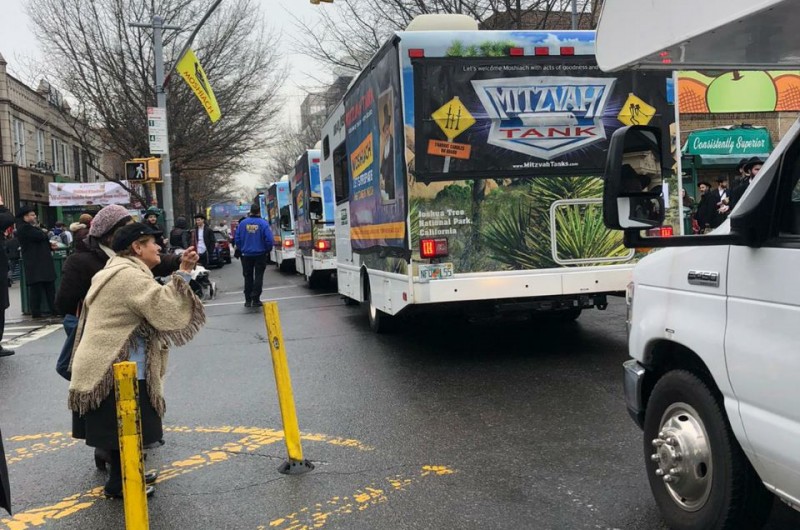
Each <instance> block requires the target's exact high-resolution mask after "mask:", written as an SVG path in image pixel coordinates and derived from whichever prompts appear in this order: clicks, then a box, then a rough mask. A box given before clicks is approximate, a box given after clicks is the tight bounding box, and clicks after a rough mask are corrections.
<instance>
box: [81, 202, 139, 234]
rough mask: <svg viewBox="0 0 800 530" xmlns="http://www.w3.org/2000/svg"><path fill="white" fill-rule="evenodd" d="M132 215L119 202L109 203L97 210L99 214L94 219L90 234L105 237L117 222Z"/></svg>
mask: <svg viewBox="0 0 800 530" xmlns="http://www.w3.org/2000/svg"><path fill="white" fill-rule="evenodd" d="M130 216H131V214H130V213H128V210H127V209H125V208H124V207H122V206H120V205H119V204H109V205H108V206H106V207H104V208H103V209H102V210H100V211H99V212H97V215H95V216H94V219H92V226H91V227H90V228H89V235H90V236H92V237H97V238H100V237H103V236H104V235H106V234H107V233H108V231H109V230H111V229H112V228H114V226H115V225H116V224H117V223H119V222H120V221H122V220H123V219H125V218H126V217H130Z"/></svg>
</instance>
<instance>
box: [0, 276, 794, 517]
mask: <svg viewBox="0 0 800 530" xmlns="http://www.w3.org/2000/svg"><path fill="white" fill-rule="evenodd" d="M212 275H213V276H214V278H215V279H216V280H217V282H218V287H219V290H220V295H219V296H218V298H217V299H216V300H214V301H211V302H209V303H208V305H207V315H208V323H207V325H206V327H205V329H204V330H203V331H202V333H201V334H200V335H199V337H198V338H196V339H195V340H194V342H193V343H191V344H190V345H188V346H186V347H183V348H179V349H175V350H173V352H172V354H171V357H170V366H169V371H168V375H167V381H166V394H167V395H166V399H167V415H166V418H165V426H166V427H167V432H166V433H165V439H166V445H165V446H164V447H162V448H160V449H158V450H156V451H153V452H151V453H150V456H149V458H148V461H147V467H148V468H152V469H160V470H161V478H160V482H159V484H158V485H157V491H156V494H155V496H154V497H153V498H152V499H151V500H150V502H149V513H150V521H151V525H150V526H151V528H153V529H213V530H216V529H260V528H264V529H278V530H297V529H301V528H330V529H339V528H344V529H428V528H430V529H434V528H435V529H472V528H475V529H478V528H480V529H492V528H498V529H508V528H521V529H537V530H538V529H567V528H568V529H582V528H590V529H596V528H599V529H612V528H618V529H660V528H663V524H662V523H661V520H660V517H659V515H658V511H657V510H656V507H655V505H654V502H653V500H652V498H651V496H650V491H649V488H648V485H647V480H646V477H645V474H644V465H643V456H642V449H641V447H642V442H641V432H640V431H639V430H638V428H637V427H636V426H635V425H634V424H633V422H632V421H631V420H630V419H629V418H628V416H627V413H626V412H625V407H624V404H623V400H622V389H621V368H620V365H621V363H622V362H623V361H624V360H625V359H626V357H627V355H626V349H625V333H624V307H623V304H622V302H621V300H616V299H614V300H612V303H611V304H610V305H609V308H608V310H607V311H605V312H600V311H590V312H587V313H584V315H583V316H582V317H581V318H580V320H579V321H578V322H577V323H575V324H570V325H564V326H553V325H546V324H535V323H532V322H529V321H522V322H489V321H484V322H477V323H476V322H473V323H469V322H464V321H460V320H453V319H444V318H440V317H427V320H425V319H416V320H414V321H412V322H410V323H409V326H408V328H407V329H406V330H405V331H404V332H402V333H399V334H395V335H391V336H379V335H375V334H373V333H372V332H371V331H370V330H369V327H368V325H367V320H366V315H365V313H364V311H363V309H361V308H353V307H346V306H345V305H344V304H343V303H342V302H341V300H340V299H339V298H338V296H336V294H335V288H330V289H328V290H323V291H319V292H315V291H310V290H309V289H308V288H307V287H306V286H305V285H304V284H303V281H302V278H300V277H298V276H287V275H281V274H279V273H278V272H277V271H276V270H275V269H274V268H272V267H271V268H269V269H268V273H267V276H266V281H265V287H267V290H266V291H265V292H264V296H263V298H264V299H276V300H278V301H279V307H280V312H281V319H282V324H283V330H284V337H285V341H286V347H287V351H288V356H289V365H290V368H291V373H292V382H293V386H294V390H295V398H296V403H297V413H298V417H299V422H300V429H301V431H302V433H303V450H304V453H305V457H306V458H308V459H310V460H311V461H313V462H314V464H315V465H316V469H315V470H314V471H313V472H311V473H308V474H305V475H301V476H284V475H281V474H279V473H278V472H277V471H276V469H277V467H278V466H279V465H280V464H281V463H282V462H283V461H284V460H285V458H286V447H285V445H284V441H283V438H282V426H281V418H280V410H279V407H278V402H277V395H276V390H275V383H274V377H273V372H272V364H271V360H270V357H269V351H268V345H267V343H266V337H265V336H266V333H265V326H264V321H263V317H262V314H261V312H260V311H258V310H255V311H253V310H248V309H246V308H244V307H243V301H244V298H243V296H242V294H241V293H240V292H239V289H240V287H239V286H240V268H239V265H238V262H236V261H234V263H233V265H229V266H226V267H225V268H224V269H223V270H221V271H214V272H213V273H212ZM62 341H63V333H62V332H61V331H60V330H56V331H55V332H53V333H51V334H49V335H46V336H42V337H41V338H37V339H36V340H33V341H31V342H28V343H27V344H24V345H23V346H21V347H19V348H18V350H17V355H16V356H14V357H9V358H3V359H0V427H2V429H3V437H4V443H5V445H6V452H7V455H8V457H9V461H10V466H9V469H10V474H11V481H12V484H13V502H14V508H15V514H16V515H15V517H14V518H10V517H7V516H4V515H0V529H5V528H7V529H11V530H21V529H25V528H38V527H39V526H40V525H44V527H46V528H75V529H77V528H80V529H117V528H124V515H123V506H122V503H121V502H120V501H114V500H105V499H103V498H101V497H100V496H99V489H98V486H100V485H102V483H103V481H104V476H103V474H102V473H101V472H98V471H96V470H95V468H94V465H93V462H92V459H91V450H90V448H87V447H86V446H85V445H83V444H82V443H78V442H77V441H75V440H72V439H71V438H70V437H69V432H70V417H69V413H68V411H67V410H66V391H67V382H66V381H64V380H62V379H61V378H60V377H59V376H58V375H57V374H56V373H55V370H54V366H55V360H56V357H57V355H58V351H59V349H60V346H61V342H62ZM798 527H800V514H798V513H796V512H793V511H792V510H790V509H788V508H786V507H784V506H782V505H781V504H780V503H777V502H776V506H775V509H774V511H773V517H772V520H771V522H770V525H769V526H768V528H770V529H772V530H776V529H789V528H798Z"/></svg>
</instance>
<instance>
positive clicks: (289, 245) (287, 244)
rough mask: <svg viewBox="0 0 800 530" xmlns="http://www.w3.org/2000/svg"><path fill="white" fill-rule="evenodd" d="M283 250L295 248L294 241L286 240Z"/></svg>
mask: <svg viewBox="0 0 800 530" xmlns="http://www.w3.org/2000/svg"><path fill="white" fill-rule="evenodd" d="M283 248H294V239H284V240H283Z"/></svg>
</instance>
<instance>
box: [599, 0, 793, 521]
mask: <svg viewBox="0 0 800 530" xmlns="http://www.w3.org/2000/svg"><path fill="white" fill-rule="evenodd" d="M688 13H691V14H692V15H691V16H688V15H687V14H688ZM645 19H649V20H657V21H658V24H654V25H641V26H639V25H636V24H633V25H631V24H630V21H631V20H645ZM798 23H800V2H796V1H791V2H790V1H779V0H726V1H725V2H718V1H714V2H711V1H709V2H696V1H693V0H654V1H651V2H640V1H634V0H619V1H617V2H606V3H605V9H604V11H603V14H602V17H601V21H600V25H599V27H598V34H597V58H598V63H599V64H600V66H601V67H602V68H603V69H606V70H609V71H616V70H619V69H624V68H631V67H636V68H642V69H647V68H651V69H688V70H692V69H717V70H720V69H724V70H731V69H734V68H735V69H742V70H770V71H774V70H779V69H787V68H792V69H795V70H796V69H798V67H799V65H800V38H798V37H797V33H796V28H797V24H798ZM645 26H646V27H645ZM623 29H624V31H623ZM665 143H668V139H666V138H663V137H662V136H661V135H660V133H659V131H658V130H656V129H651V128H647V127H636V126H634V127H629V128H626V129H620V130H618V131H617V132H616V133H615V134H614V136H613V137H612V141H611V146H610V147H609V158H608V163H607V168H606V182H605V189H604V204H603V207H604V217H605V222H606V225H607V226H608V227H609V228H616V229H622V230H625V242H626V245H627V246H630V247H637V246H639V247H652V248H658V247H681V248H668V249H665V250H660V251H657V252H654V253H652V254H651V255H649V256H647V257H646V258H644V259H643V260H641V261H640V262H639V264H638V265H637V266H636V268H635V269H634V275H633V282H632V283H631V285H630V286H629V288H628V296H627V300H628V329H629V352H630V355H631V357H633V359H632V360H630V361H628V362H626V363H625V370H624V373H625V378H624V388H625V400H626V404H627V407H628V409H629V412H630V413H631V415H632V416H633V418H634V419H635V420H636V422H637V423H638V424H639V425H640V426H641V427H642V428H643V430H644V444H643V445H644V457H645V465H646V466H647V475H648V479H649V481H650V486H651V489H652V492H653V496H654V497H655V500H656V502H657V504H658V506H659V508H660V510H661V513H662V515H663V516H664V519H665V520H666V522H667V524H668V525H669V526H670V527H671V528H675V529H697V530H700V529H712V528H713V529H722V528H731V529H733V528H737V529H738V528H743V529H745V528H746V529H751V528H759V527H761V526H763V523H764V522H765V520H766V519H767V517H768V514H769V509H770V506H771V505H772V499H773V498H772V496H771V495H770V494H769V492H772V493H774V494H775V495H777V496H778V497H779V498H780V499H781V500H783V501H784V502H786V503H787V504H789V505H790V506H792V507H794V508H800V279H798V271H800V122H796V123H795V124H794V125H793V126H792V128H791V129H790V130H789V131H788V133H786V135H785V136H784V137H783V139H782V140H781V142H780V144H779V145H778V146H777V147H776V149H775V150H774V151H773V153H772V155H771V156H770V157H769V159H768V160H767V161H766V163H765V164H763V167H762V168H761V170H760V172H759V173H758V174H757V176H756V177H755V178H754V179H753V180H752V181H751V183H750V184H749V186H748V187H747V190H746V192H745V193H744V195H743V197H742V198H741V200H740V201H739V203H738V204H737V205H736V207H735V208H734V209H733V211H732V212H731V214H730V217H729V219H728V220H727V221H726V222H725V223H724V224H723V225H722V226H720V227H719V228H718V229H717V230H715V231H714V232H713V233H712V234H710V235H705V236H680V237H672V238H660V237H654V238H651V237H642V236H641V230H642V229H649V228H655V227H658V226H660V225H661V223H662V222H663V217H664V215H663V212H664V202H663V197H662V196H661V190H662V189H663V188H662V187H661V180H662V175H663V176H668V175H670V174H672V172H673V170H672V167H671V166H672V164H673V161H672V158H671V157H670V156H669V154H668V153H669V147H668V146H667V145H665ZM643 152H646V153H651V154H653V155H654V156H657V157H659V158H660V159H661V160H662V164H661V166H662V168H663V169H662V173H661V174H660V175H657V174H651V175H646V174H645V175H642V174H638V175H636V177H637V179H641V181H640V185H639V187H638V189H634V188H632V187H631V186H630V185H627V186H626V184H625V180H626V178H625V177H626V176H630V169H629V168H625V167H624V166H625V164H626V161H627V160H628V159H629V158H632V157H636V156H641V154H642V153H643ZM635 181H636V179H634V182H635ZM795 326H798V327H795Z"/></svg>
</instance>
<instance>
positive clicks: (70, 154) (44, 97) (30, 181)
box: [0, 55, 102, 226]
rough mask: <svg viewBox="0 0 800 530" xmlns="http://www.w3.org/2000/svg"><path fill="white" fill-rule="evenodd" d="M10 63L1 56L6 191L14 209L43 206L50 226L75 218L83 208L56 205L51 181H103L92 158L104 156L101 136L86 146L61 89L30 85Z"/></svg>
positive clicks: (2, 187)
mask: <svg viewBox="0 0 800 530" xmlns="http://www.w3.org/2000/svg"><path fill="white" fill-rule="evenodd" d="M6 65H7V63H6V61H5V59H4V58H3V56H2V55H0V193H2V195H3V198H4V199H5V202H6V204H7V205H8V207H9V208H11V209H12V210H16V209H17V208H19V207H20V206H22V205H26V206H33V207H35V208H37V210H38V213H39V217H40V219H41V220H42V222H43V223H45V224H46V225H47V226H52V224H53V223H54V222H55V221H56V220H59V219H60V220H64V221H71V220H73V219H75V218H76V217H77V215H79V213H80V209H81V208H63V209H62V208H51V207H50V206H49V192H48V187H49V186H48V185H49V184H50V183H51V182H96V181H98V180H100V177H99V176H98V175H97V174H96V172H95V171H93V170H92V169H91V168H90V167H89V164H88V160H89V156H90V155H91V156H92V157H93V159H94V160H100V159H101V156H102V142H101V139H100V137H99V136H97V135H94V134H92V135H91V136H92V137H91V139H90V142H89V143H90V146H84V145H82V143H81V141H80V139H79V138H78V136H77V135H76V133H75V131H74V129H73V128H72V127H71V126H70V124H69V123H68V121H67V117H66V116H65V114H66V115H68V114H69V105H68V104H67V102H66V101H64V99H63V97H62V96H61V94H60V93H59V92H58V91H57V90H55V89H54V88H53V87H52V86H51V85H50V84H49V83H47V82H46V81H41V82H40V83H39V86H38V87H37V88H36V89H33V88H31V87H29V86H27V85H26V84H25V83H23V82H22V81H20V80H19V79H16V78H15V77H13V76H11V75H10V74H9V73H8V72H7V69H6ZM87 149H88V150H87Z"/></svg>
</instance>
